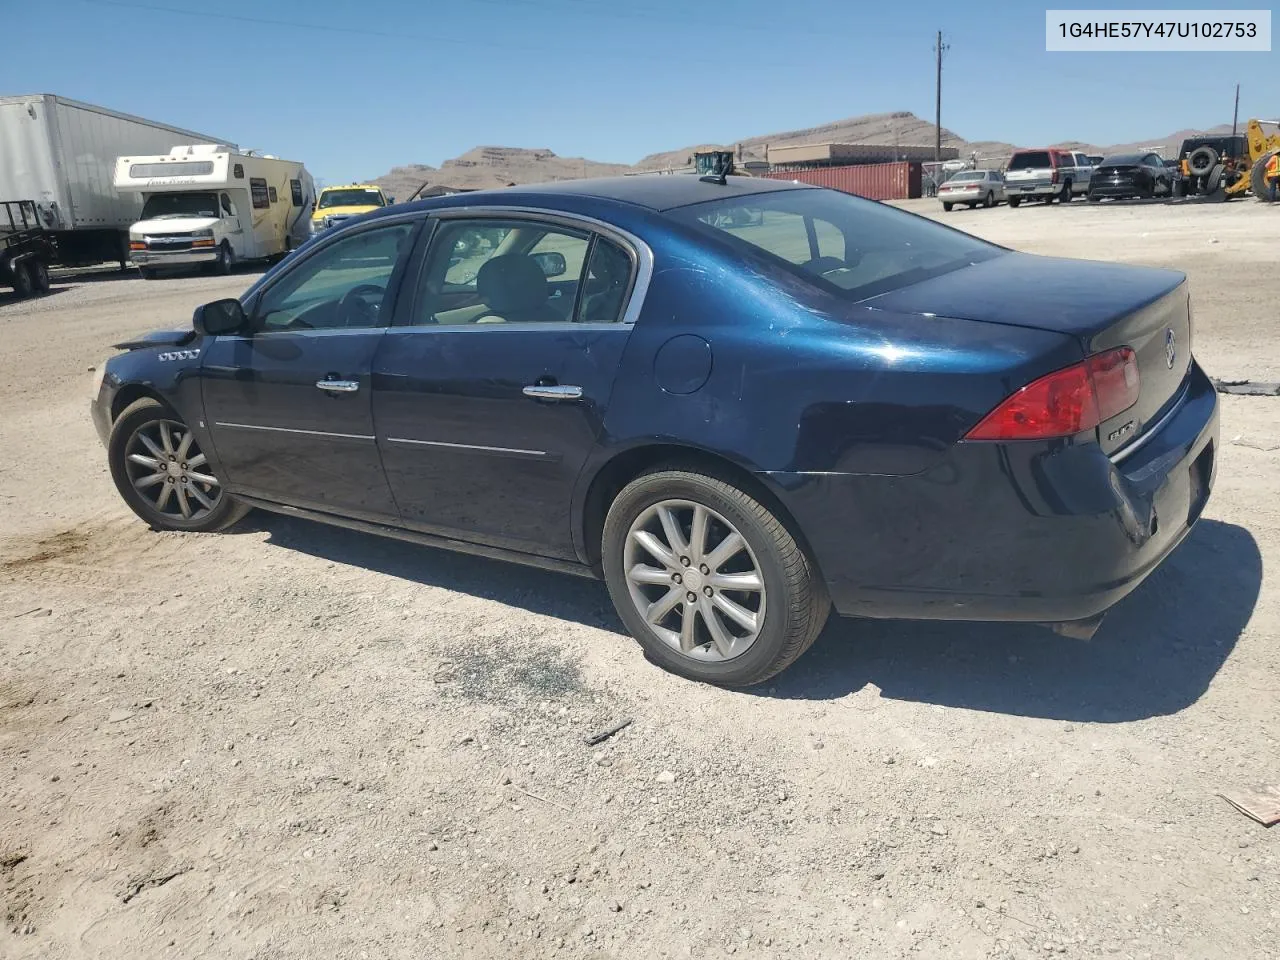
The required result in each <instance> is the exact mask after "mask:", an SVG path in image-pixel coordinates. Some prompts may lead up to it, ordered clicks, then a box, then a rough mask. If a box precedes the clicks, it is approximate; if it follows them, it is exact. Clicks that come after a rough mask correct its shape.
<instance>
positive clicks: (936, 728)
mask: <svg viewBox="0 0 1280 960" xmlns="http://www.w3.org/2000/svg"><path fill="white" fill-rule="evenodd" d="M911 206H913V207H915V208H923V209H928V210H930V211H931V212H933V211H936V213H937V215H938V216H939V218H941V219H944V221H945V222H947V223H950V224H953V225H955V226H957V227H961V228H964V229H970V230H972V231H974V232H975V233H979V234H981V235H983V236H986V237H989V238H991V239H994V240H997V241H999V242H1002V243H1006V244H1009V245H1011V246H1015V247H1019V248H1022V249H1027V250H1031V251H1034V252H1044V253H1052V254H1066V255H1076V256H1092V257H1097V258H1101V259H1122V260H1131V261H1134V262H1145V263H1157V264H1163V265H1169V266H1175V267H1178V268H1180V269H1185V270H1187V271H1188V273H1189V274H1190V275H1191V278H1192V281H1193V283H1194V284H1195V291H1196V294H1195V295H1196V305H1197V312H1196V350H1197V353H1198V354H1199V355H1200V356H1201V357H1202V358H1203V359H1204V361H1205V363H1206V366H1208V367H1209V369H1210V371H1211V372H1212V373H1214V374H1216V375H1218V376H1230V377H1252V378H1255V379H1272V380H1275V379H1280V349H1277V346H1276V336H1275V334H1274V333H1273V329H1272V327H1273V325H1274V324H1275V323H1276V322H1277V309H1276V304H1277V302H1280V274H1278V273H1277V271H1276V269H1275V264H1276V256H1275V250H1276V246H1275V244H1276V242H1277V236H1278V234H1277V231H1276V224H1280V209H1276V210H1270V209H1266V208H1262V207H1261V206H1260V205H1256V204H1252V203H1249V204H1247V205H1246V204H1231V205H1228V206H1226V207H1208V206H1198V207H1190V206H1184V207H1181V208H1179V207H1172V206H1158V207H1129V208H1122V209H1101V210H1099V209H1096V208H1090V207H1086V206H1085V205H1084V204H1080V205H1079V206H1078V207H1075V206H1073V207H1069V208H1067V209H1059V208H1056V207H1055V208H1050V209H1034V208H1033V209H1020V210H1007V209H997V210H991V211H976V212H973V213H969V212H961V211H958V212H956V213H953V214H949V215H945V216H944V215H943V214H942V213H941V210H940V209H937V208H936V207H934V206H933V204H932V202H928V203H926V202H922V203H920V204H912V205H911ZM1213 240H1217V243H1213V242H1211V241H1213ZM250 279H251V278H250V277H249V276H248V275H244V274H241V275H238V276H234V277H231V278H227V279H205V278H191V279H171V280H164V281H157V282H153V283H145V282H143V281H141V280H136V279H120V278H118V277H117V276H112V275H105V276H102V277H97V278H92V277H91V278H82V279H78V280H72V281H63V282H59V283H57V284H56V287H55V293H54V294H53V295H51V296H49V297H48V298H46V299H43V300H40V301H37V302H34V303H26V304H21V303H16V302H13V301H12V299H11V298H8V296H7V294H5V293H0V409H3V411H4V413H3V415H2V416H0V654H2V655H3V659H2V660H0V921H2V922H0V957H4V958H5V960H20V958H78V957H94V958H98V957H102V958H116V957H120V958H126V957H127V958H138V957H148V958H149V957H175V958H182V960H194V958H199V957H210V958H215V957H216V958H222V957H236V958H240V957H244V958H249V957H253V958H262V960H267V958H294V957H297V958H304V957H305V958H310V957H332V958H351V960H357V958H385V957H405V958H420V957H440V956H465V957H477V958H480V957H495V958H496V957H504V958H506V957H573V958H586V957H644V958H651V957H685V956H694V957H722V956H726V955H729V954H736V955H743V956H759V957H770V956H777V957H828V956H831V957H876V958H880V957H885V958H897V957H924V958H946V960H962V958H1026V957H1038V956H1045V955H1063V956H1067V957H1085V958H1092V957H1098V958H1109V957H1117V958H1132V960H1138V958H1142V960H1147V958H1150V960H1169V958H1189V960H1190V958H1196V960H1204V958H1231V960H1253V958H1265V957H1277V956H1280V947H1278V946H1277V945H1278V944H1280V931H1278V929H1277V928H1278V926H1280V897H1277V892H1278V891H1280V831H1278V830H1271V831H1268V830H1266V829H1264V828H1262V827H1261V826H1259V825H1258V824H1255V823H1253V822H1252V821H1250V820H1248V819H1246V818H1245V817H1243V816H1241V815H1240V814H1239V813H1237V812H1235V811H1234V810H1233V809H1232V808H1231V807H1229V806H1228V805H1227V804H1226V803H1225V802H1223V801H1222V800H1221V799H1219V798H1218V797H1217V796H1216V795H1217V793H1218V792H1219V791H1223V790H1230V789H1233V788H1237V787H1241V786H1247V785H1251V784H1254V783H1256V782H1260V781H1263V782H1265V781H1269V782H1272V783H1275V782H1277V781H1280V742H1278V740H1277V737H1278V736H1280V729H1278V728H1277V726H1276V723H1275V716H1276V703H1277V697H1278V696H1280V681H1278V680H1277V670H1276V663H1277V656H1276V654H1277V649H1278V648H1277V642H1278V633H1280V580H1278V579H1277V576H1276V573H1275V570H1276V569H1277V568H1278V567H1280V469H1278V468H1280V399H1275V398H1233V397H1228V398H1224V404H1223V413H1222V437H1223V441H1224V442H1223V445H1222V448H1221V451H1220V454H1219V457H1220V460H1219V464H1220V465H1219V473H1218V482H1217V487H1216V490H1215V492H1214V495H1213V498H1212V499H1211V501H1210V503H1209V507H1208V510H1207V513H1206V515H1205V519H1204V520H1203V521H1202V522H1201V523H1200V524H1199V526H1198V527H1197V529H1196V530H1195V532H1194V533H1193V535H1192V536H1191V537H1190V538H1189V539H1188V541H1187V542H1186V543H1185V544H1184V545H1183V546H1182V547H1181V548H1180V549H1179V550H1178V551H1177V552H1176V553H1175V555H1174V556H1173V557H1172V558H1171V559H1170V561H1169V562H1168V563H1167V564H1165V565H1164V567H1163V568H1161V570H1159V571H1158V572H1157V574H1156V575H1155V576H1154V577H1152V579H1151V580H1149V581H1148V582H1147V583H1146V584H1144V585H1143V586H1142V587H1141V588H1140V589H1139V590H1138V591H1137V592H1136V593H1135V594H1134V595H1132V596H1131V597H1130V598H1128V599H1127V600H1126V601H1124V602H1123V603H1122V604H1121V605H1120V606H1119V607H1118V608H1117V609H1116V610H1115V611H1114V612H1113V614H1112V615H1111V616H1110V617H1109V619H1108V620H1107V622H1106V623H1105V624H1104V626H1103V628H1102V629H1101V631H1100V632H1099V633H1098V635H1097V636H1096V638H1095V639H1094V640H1093V641H1092V642H1089V643H1082V642H1078V641H1071V640H1065V639H1062V638H1059V637H1056V636H1054V635H1052V634H1050V633H1049V632H1048V631H1045V630H1042V629H1040V628H1034V627H1017V626H1007V625H1006V626H1001V625H982V624H970V625H947V624H928V623H923V624H922V623H874V622H854V621H847V620H845V621H842V620H836V619H833V621H832V622H831V623H830V624H829V626H828V627H827V630H826V632H825V634H824V635H823V637H822V638H820V640H819V642H818V643H817V644H816V645H815V647H814V649H813V650H812V651H810V652H809V653H808V654H807V655H806V656H805V657H803V658H802V659H801V660H800V662H799V663H797V664H796V666H795V667H793V668H792V669H791V670H790V671H788V672H787V673H786V674H784V675H783V676H781V677H780V678H778V679H777V681H776V682H774V683H773V684H772V685H770V686H766V687H763V688H760V689H756V690H752V691H747V692H726V691H722V690H718V689H714V688H711V687H705V686H698V685H695V684H691V683H687V682H685V681H682V680H678V679H676V678H674V677H671V676H669V675H666V674H664V673H662V672H660V671H659V670H657V669H656V668H655V667H653V666H651V665H649V664H648V663H646V662H645V660H644V659H643V658H642V657H641V655H640V652H639V649H638V647H637V646H636V645H635V644H634V643H633V642H632V641H631V640H630V639H628V638H627V637H626V636H625V635H623V634H622V632H621V627H620V624H619V622H618V620H617V619H616V617H615V616H614V614H613V612H612V610H611V608H610V606H609V601H608V597H607V595H606V593H605V591H604V588H603V587H602V586H601V585H598V584H595V583H591V582H587V581H579V580H576V579H572V578H568V577H562V576H557V575H554V574H549V573H542V572H539V571H533V570H527V569H523V568H518V567H511V566H505V565H501V564H498V563H493V562H487V561H482V560H479V559H474V558H468V557H462V556H455V555H450V554H445V553H438V552H435V551H432V550H428V549H423V548H418V547H413V546H409V545H406V544H401V543H398V542H391V541H383V540H379V539H376V538H373V537H369V536H364V535H360V534H355V533H350V532H346V531H342V530H336V529H327V528H324V527H321V526H317V525H313V524H309V523H304V522H301V521H298V520H293V519H287V518H282V517H275V516H267V515H262V514H254V515H251V517H250V518H249V519H248V520H247V521H246V522H244V523H243V524H242V525H240V526H238V527H236V528H235V529H234V530H233V531H231V532H229V533H226V534H221V535H180V534H156V533H151V532H149V531H148V530H147V528H146V527H144V526H143V525H142V524H141V523H140V522H139V521H138V520H136V519H135V518H134V517H133V515H132V514H130V513H129V512H128V511H127V509H126V508H125V506H124V505H123V503H122V502H121V500H120V499H119V497H118V496H117V495H116V492H115V490H114V488H113V487H112V484H111V481H110V478H109V476H108V473H107V469H106V464H105V460H104V456H103V452H102V450H101V448H100V447H99V445H98V441H97V438H96V436H95V434H94V432H93V429H92V427H91V425H90V423H89V420H88V415H87V405H88V401H89V396H88V392H89V384H90V378H91V374H90V368H91V367H93V366H95V365H96V364H98V363H100V362H101V361H102V360H103V359H104V358H105V357H106V356H107V355H109V353H110V350H109V344H111V343H112V342H114V341H115V340H118V339H120V338H123V337H125V336H128V335H131V334H135V333H138V332H140V331H143V330H146V329H149V328H155V327H159V326H170V325H176V324H183V323H185V322H187V318H188V316H189V313H190V310H191V308H192V307H194V306H195V305H196V304H197V303H200V302H202V301H204V300H209V299H214V298H215V297H217V296H220V295H229V294H234V293H236V292H237V291H238V290H240V289H242V288H243V287H244V286H245V285H247V283H248V282H249V281H250ZM624 719H630V720H631V721H632V722H631V725H630V726H629V727H627V728H626V729H625V730H623V731H622V732H621V733H619V734H617V735H616V736H614V737H613V738H612V739H610V740H608V741H607V742H605V743H602V744H600V745H598V746H587V745H586V744H585V743H584V738H585V737H587V736H588V735H590V734H592V733H594V732H596V731H599V730H601V729H604V728H607V727H610V726H612V725H615V724H617V723H619V722H621V721H622V720H624Z"/></svg>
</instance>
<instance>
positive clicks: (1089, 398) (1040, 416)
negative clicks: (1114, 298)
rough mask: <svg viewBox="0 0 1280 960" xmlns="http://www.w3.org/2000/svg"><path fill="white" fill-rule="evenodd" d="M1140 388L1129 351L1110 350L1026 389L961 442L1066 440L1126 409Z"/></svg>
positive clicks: (1036, 382)
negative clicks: (1063, 438) (1056, 438)
mask: <svg viewBox="0 0 1280 960" xmlns="http://www.w3.org/2000/svg"><path fill="white" fill-rule="evenodd" d="M1140 387H1141V384H1140V383H1139V378H1138V358H1137V356H1136V355H1135V354H1134V352H1133V350H1131V349H1130V348H1129V347H1119V348H1117V349H1115V350H1108V351H1107V352H1106V353H1099V354H1097V355H1096V356H1092V357H1090V358H1089V359H1088V360H1085V361H1084V362H1082V363H1077V364H1075V365H1074V366H1071V367H1067V368H1065V369H1063V370H1056V371H1054V372H1053V373H1050V374H1048V375H1046V376H1043V377H1041V378H1040V379H1039V380H1035V381H1033V382H1031V383H1029V384H1027V385H1026V386H1025V387H1023V388H1022V389H1021V390H1019V391H1018V392H1017V393H1015V394H1014V395H1013V396H1011V397H1009V398H1008V399H1007V400H1005V401H1004V402H1003V403H1001V404H1000V405H999V406H998V407H996V408H995V409H994V410H992V411H991V412H990V413H989V414H987V415H986V416H985V417H983V418H982V420H981V421H980V422H979V423H978V425H977V426H976V427H974V428H973V429H972V430H970V431H969V432H968V433H967V434H965V439H966V440H1045V439H1049V438H1051V437H1070V436H1073V435H1075V434H1077V433H1081V432H1083V431H1085V430H1092V429H1093V428H1094V427H1096V426H1097V425H1098V424H1099V423H1102V422H1103V421H1104V420H1109V419H1111V418H1112V417H1114V416H1116V415H1117V414H1120V413H1123V412H1124V411H1125V410H1128V409H1129V408H1130V407H1131V406H1133V405H1134V404H1135V403H1136V402H1137V401H1138V391H1139V389H1140Z"/></svg>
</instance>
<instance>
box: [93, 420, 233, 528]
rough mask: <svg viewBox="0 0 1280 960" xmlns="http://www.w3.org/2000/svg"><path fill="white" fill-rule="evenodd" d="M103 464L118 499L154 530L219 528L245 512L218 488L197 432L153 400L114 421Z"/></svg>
mask: <svg viewBox="0 0 1280 960" xmlns="http://www.w3.org/2000/svg"><path fill="white" fill-rule="evenodd" d="M107 461H108V465H109V466H110V468H111V479H112V480H114V481H115V484H116V489H117V490H119V491H120V496H121V497H123V498H124V502H125V503H127V504H128V505H129V508H130V509H131V510H133V512H134V513H136V514H137V515H138V516H139V517H141V518H142V519H143V520H145V521H146V522H147V523H148V524H150V526H151V527H152V529H155V530H187V531H195V532H201V531H209V530H221V529H223V528H224V527H229V526H230V525H231V524H233V523H235V522H236V521H237V520H239V519H240V518H241V517H243V516H244V515H245V514H246V513H248V512H249V508H248V507H246V506H245V505H244V504H241V503H238V502H237V501H235V500H232V499H231V497H229V496H228V495H227V494H226V492H225V491H224V490H223V489H222V483H221V481H219V480H218V478H217V477H215V476H214V475H213V473H212V471H211V470H210V468H209V460H208V458H207V457H206V456H205V454H204V452H203V451H201V449H200V445H199V443H198V442H197V441H196V438H195V434H193V433H192V432H191V430H189V429H188V428H187V425H186V424H184V423H183V422H182V421H181V420H180V419H179V418H178V415H177V414H176V413H174V412H173V411H172V410H170V409H169V408H168V407H166V406H165V405H164V404H162V403H161V402H160V401H159V400H155V399H153V398H151V397H143V398H142V399H140V400H137V401H135V402H133V403H131V404H130V405H129V406H127V407H125V409H124V411H123V412H122V413H121V414H120V416H119V417H118V418H117V419H116V422H115V424H114V425H113V426H112V428H111V437H110V439H109V440H108V441H107Z"/></svg>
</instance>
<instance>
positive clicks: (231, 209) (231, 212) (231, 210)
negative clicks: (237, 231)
mask: <svg viewBox="0 0 1280 960" xmlns="http://www.w3.org/2000/svg"><path fill="white" fill-rule="evenodd" d="M218 200H219V203H220V205H221V207H222V215H223V216H224V217H234V216H235V215H236V208H235V205H234V204H233V203H232V202H231V198H230V197H229V196H227V195H226V194H225V193H224V194H222V195H221V196H220V197H219V198H218Z"/></svg>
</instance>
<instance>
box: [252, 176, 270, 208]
mask: <svg viewBox="0 0 1280 960" xmlns="http://www.w3.org/2000/svg"><path fill="white" fill-rule="evenodd" d="M249 193H250V194H252V196H253V209H255V210H265V209H267V207H269V206H271V194H270V193H268V192H267V181H265V180H263V179H262V178H261V177H250V178H249Z"/></svg>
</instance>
